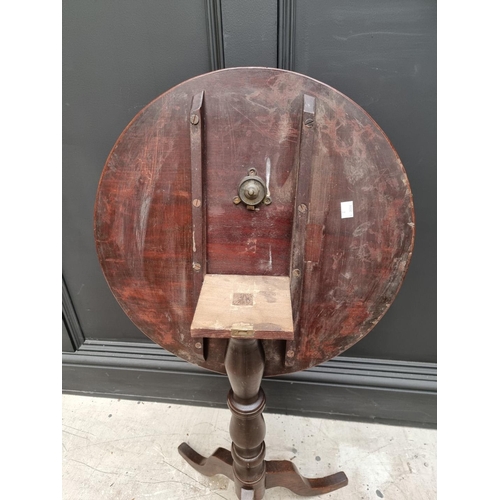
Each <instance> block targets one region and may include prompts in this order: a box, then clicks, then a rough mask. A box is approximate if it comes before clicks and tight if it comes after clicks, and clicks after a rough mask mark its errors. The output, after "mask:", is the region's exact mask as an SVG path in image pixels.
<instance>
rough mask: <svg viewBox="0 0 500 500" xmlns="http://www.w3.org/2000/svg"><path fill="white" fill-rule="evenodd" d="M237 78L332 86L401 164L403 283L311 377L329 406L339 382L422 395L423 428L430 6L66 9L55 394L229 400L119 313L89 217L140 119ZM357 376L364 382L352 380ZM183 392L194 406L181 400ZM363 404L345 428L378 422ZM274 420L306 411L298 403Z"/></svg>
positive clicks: (431, 147) (195, 2)
mask: <svg viewBox="0 0 500 500" xmlns="http://www.w3.org/2000/svg"><path fill="white" fill-rule="evenodd" d="M236 66H270V67H281V68H284V69H291V70H295V71H297V72H299V73H303V74H305V75H308V76H311V77H313V78H316V79H318V80H320V81H323V82H325V83H327V84H328V85H330V86H332V87H334V88H336V89H337V90H339V91H341V92H342V93H344V94H345V95H347V96H348V97H350V98H351V99H353V100H354V101H355V102H357V103H358V104H359V105H361V106H362V107H363V108H364V109H365V110H366V111H367V112H368V113H369V114H371V115H372V117H373V118H374V119H375V121H376V122H377V123H378V124H379V125H380V126H381V127H382V129H383V130H384V131H385V133H386V134H387V136H388V137H389V139H390V140H391V142H392V143H393V145H394V147H395V148H396V150H397V151H398V153H399V155H400V157H401V159H402V162H403V164H404V166H405V168H406V171H407V174H408V178H409V181H410V184H411V188H412V191H413V194H414V203H415V212H416V229H417V230H416V240H415V250H414V255H413V258H412V263H411V265H410V268H409V271H408V275H407V277H406V280H405V282H404V283H403V286H402V288H401V291H400V293H399V295H398V297H397V298H396V300H395V302H394V304H393V306H392V307H391V308H390V310H389V311H388V313H387V314H386V315H385V316H384V317H383V319H382V320H381V321H380V323H379V324H378V325H377V326H376V327H375V329H374V330H373V331H372V332H371V333H370V334H369V335H368V336H367V337H366V338H365V339H363V340H362V341H361V342H359V343H358V344H357V345H356V346H354V347H353V348H352V349H350V350H349V351H347V352H346V353H345V355H343V356H342V358H338V359H337V360H335V361H331V362H329V363H327V364H326V365H325V367H324V368H322V372H321V375H317V376H316V375H314V373H319V372H312V373H313V374H311V375H309V374H308V375H307V377H313V378H312V379H308V380H309V382H311V383H314V382H321V383H323V386H324V384H325V383H331V384H333V385H332V388H331V394H337V393H336V392H335V390H337V389H333V387H340V385H341V384H342V383H344V382H340V380H342V381H345V380H349V383H350V384H352V385H353V386H356V387H359V386H360V385H363V384H366V385H369V386H370V387H380V388H389V387H391V388H392V389H394V388H396V389H397V390H403V389H401V388H402V387H403V388H404V390H405V391H406V390H408V394H410V393H411V394H412V396H411V398H413V399H411V401H413V402H415V401H416V399H415V398H417V396H415V394H420V395H419V396H418V398H420V399H418V398H417V399H418V402H416V403H415V405H416V406H415V408H416V410H415V419H416V418H418V417H416V415H417V414H418V411H417V410H418V408H417V406H418V405H422V404H424V403H422V401H424V399H425V398H426V397H427V396H428V395H430V394H434V392H433V391H434V385H433V383H434V382H433V380H434V375H435V366H434V365H433V364H432V363H433V362H435V359H436V340H435V338H436V298H435V297H436V264H435V263H436V217H435V211H436V210H435V208H436V182H435V178H436V175H435V171H436V5H435V2H431V1H430V0H401V1H399V0H362V1H360V2H350V1H348V0H276V1H275V0H258V1H255V2H232V1H229V0H191V1H189V2H165V1H163V0H148V1H146V2H137V1H136V0H109V1H106V2H93V1H90V0H83V1H78V2H75V1H64V2H63V262H62V266H63V329H62V332H63V333H62V348H63V352H64V353H65V354H64V356H63V360H64V364H63V366H65V367H66V368H65V370H64V371H63V386H64V389H65V390H66V391H68V392H82V391H85V392H86V393H95V394H104V395H111V394H121V395H122V396H124V397H126V396H130V397H150V398H152V399H155V398H156V399H161V398H162V397H164V398H168V397H171V398H172V400H186V401H188V402H203V403H204V404H207V403H208V404H222V405H223V404H224V403H223V400H224V391H222V394H221V395H218V394H217V395H216V393H215V392H214V393H213V394H212V393H211V392H210V390H211V388H213V387H215V386H214V383H213V380H214V379H209V378H208V377H210V375H209V374H206V373H205V372H202V371H201V370H200V371H198V372H196V371H192V370H191V368H189V365H187V364H186V363H185V362H183V361H180V360H178V359H176V358H175V357H173V356H172V355H170V354H169V353H166V352H162V351H161V350H160V349H159V348H158V347H157V346H156V345H154V344H153V343H152V342H151V341H150V340H149V339H148V338H147V337H145V335H143V334H142V333H141V332H140V331H139V330H138V329H137V328H136V327H135V325H134V324H133V323H132V322H131V321H130V320H129V319H128V317H127V316H126V315H125V313H124V312H123V311H122V310H121V308H120V307H119V305H118V304H117V302H116V300H115V299H114V297H113V295H112V293H111V292H110V290H109V288H108V286H107V283H106V281H105V279H104V277H103V274H102V271H101V269H100V267H99V264H98V260H97V255H96V251H95V245H94V235H93V209H94V201H95V196H96V191H97V184H98V181H99V177H100V175H101V172H102V169H103V166H104V163H105V161H106V158H107V156H108V154H109V152H110V151H111V148H112V147H113V145H114V143H115V141H116V140H117V138H118V136H119V135H120V133H121V132H122V130H123V129H124V128H125V127H126V126H127V124H128V123H129V122H130V121H131V120H132V118H133V117H134V116H135V115H136V113H138V112H139V111H140V110H141V109H142V108H143V107H144V106H145V105H146V104H148V103H149V102H150V101H152V100H153V99H154V98H156V97H157V96H159V95H160V94H162V93H163V92H165V91H166V90H168V89H170V88H172V87H173V86H175V85H177V84H179V83H181V82H183V81H185V80H187V79H189V78H191V77H193V76H196V75H200V74H203V73H206V72H209V71H212V70H215V69H221V68H223V67H236ZM73 351H74V352H73ZM353 357H355V358H354V359H353ZM358 358H371V359H370V360H368V361H363V359H358ZM382 360H389V361H382ZM148 363H149V364H148ZM162 363H163V364H162ZM167 365H168V366H167ZM105 366H106V367H108V366H113V367H114V368H115V370H114V371H112V372H111V371H110V370H104V368H103V367H105ZM141 367H142V368H141ZM368 367H369V369H368ZM378 367H380V374H382V375H381V376H380V377H379V378H377V377H376V376H375V375H374V373H378V372H377V370H378V369H379V368H378ZM143 368H144V370H145V372H144V373H147V377H146V375H144V378H143V379H140V378H137V376H136V375H135V373H136V372H135V371H134V370H139V369H143ZM360 369H361V370H367V371H363V378H362V380H361V378H356V377H359V373H361V372H360ZM166 370H167V371H168V373H169V375H168V377H167V378H165V377H166V375H162V374H165V373H167V371H166ZM190 370H191V371H190ZM188 372H189V373H190V374H191V373H196V377H195V378H192V376H191V375H188ZM141 373H142V372H141ZM173 373H176V374H179V375H175V376H174V375H172V374H173ZM339 373H342V377H343V378H342V379H337V378H335V377H337V376H338V374H339ZM132 374H134V375H132ZM365 374H367V375H365ZM387 374H389V375H387ZM407 374H410V375H407ZM181 375H182V376H181ZM162 376H163V377H164V378H162ZM190 377H191V378H190ZM304 377H305V375H304ZM314 377H317V378H314ZM321 377H323V379H322V381H320V378H321ZM324 377H327V379H325V378H324ZM328 377H330V378H328ZM146 378H147V380H148V383H147V384H146V383H145V382H144V380H145V379H146ZM174 381H175V382H174ZM210 381H212V382H210ZM402 381H403V382H402ZM309 382H308V383H309ZM174 383H175V384H177V385H176V386H175V387H174V385H172V384H174ZM169 384H170V385H169ZM189 384H192V385H191V386H190V385H189ZM339 384H340V385H339ZM391 384H393V385H391ZM186 387H196V391H195V390H194V389H193V391H192V392H191V393H190V396H189V397H187V396H186V398H187V399H186V398H184V399H183V397H184V396H185V394H186V390H185V388H186ZM203 387H204V389H203V390H202V389H201V388H203ZM281 387H284V386H283V385H282V386H281ZM309 387H311V386H309ZM318 387H320V384H318ZM198 389H199V390H201V392H200V393H198V392H197V390H198ZM268 390H269V389H268ZM311 390H312V389H311ZM318 390H319V389H318ZM339 390H340V389H339ZM155 391H156V392H155ZM169 391H170V393H169ZM418 391H422V392H418ZM312 392H314V391H313V390H312ZM174 393H175V394H176V395H175V397H174V396H173V394H174ZM381 393H382V391H381ZM386 393H387V391H386ZM168 394H171V396H168ZM281 394H282V395H283V394H285V392H283V390H281ZM398 394H399V393H398ZM371 396H373V391H372V393H371ZM304 397H307V396H306V395H304ZM359 397H361V396H359V395H358V396H356V397H354V399H353V403H352V408H353V409H352V414H353V415H357V416H366V415H370V416H371V418H373V417H377V416H380V417H381V418H382V417H384V415H382V413H383V412H384V411H385V410H381V409H380V408H378V409H377V408H376V407H370V408H369V410H367V412H366V415H365V414H363V411H362V410H359V408H360V405H359V404H358V403H359ZM384 397H385V396H384ZM405 397H406V396H402V395H401V394H399V395H398V396H397V395H396V394H395V395H394V397H392V396H391V398H392V399H391V400H390V403H387V405H388V406H387V407H386V410H388V409H389V408H390V409H391V411H392V412H393V413H394V411H396V413H397V409H398V408H400V409H401V413H400V414H398V415H399V417H398V416H397V415H396V414H395V415H396V416H395V417H394V418H401V419H405V418H407V417H406V416H405V412H404V411H403V410H404V408H403V406H404V405H405V404H407V403H408V400H406V399H405ZM408 397H410V396H408ZM322 398H323V403H324V402H325V401H328V398H327V397H326V396H322ZM335 398H337V399H338V401H341V403H339V404H341V405H344V406H343V407H341V406H340V407H337V409H336V411H338V412H340V413H342V410H344V412H347V413H348V411H347V410H346V408H348V407H349V404H350V402H349V401H350V399H349V398H351V399H352V398H353V396H352V395H349V394H348V392H345V393H340V392H339V393H338V394H337V395H335ZM356 398H358V399H356ZM422 398H423V399H422ZM354 400H356V401H354ZM405 401H406V402H405ZM318 404H319V403H318ZM426 404H427V403H425V404H424V406H425V405H426ZM284 405H285V406H286V408H287V410H290V411H297V412H300V411H301V409H300V408H301V407H299V406H300V405H299V404H298V403H297V405H298V406H297V405H296V406H297V407H296V408H295V407H294V406H293V404H292V403H290V402H289V401H288V402H285V403H284ZM302 406H303V405H302ZM313 406H314V403H313ZM368 406H369V405H368ZM368 406H367V407H368ZM317 408H318V411H319V406H317ZM355 408H357V410H356V409H355ZM420 408H423V406H421V407H420ZM313 409H314V408H313ZM321 411H323V412H324V411H325V410H324V409H322V410H321ZM332 411H333V410H332ZM432 411H433V410H432V409H429V408H428V406H426V409H425V412H426V413H427V414H429V413H432ZM389 413H390V412H389V411H388V412H387V415H389ZM407 413H408V412H407ZM384 418H385V417H384ZM408 418H409V419H410V420H411V419H412V418H413V417H412V416H411V415H410V416H409V417H408ZM426 418H427V417H426ZM432 418H433V417H432V416H431V417H429V419H428V421H431V420H432Z"/></svg>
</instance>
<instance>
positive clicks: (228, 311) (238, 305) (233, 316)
mask: <svg viewBox="0 0 500 500" xmlns="http://www.w3.org/2000/svg"><path fill="white" fill-rule="evenodd" d="M191 336H193V337H215V338H229V337H243V338H244V337H247V338H256V339H284V340H293V315H292V301H291V298H290V278H289V277H288V276H242V275H234V274H207V275H206V276H205V279H204V281H203V285H202V287H201V293H200V297H199V299H198V304H197V306H196V311H195V313H194V318H193V322H192V323H191Z"/></svg>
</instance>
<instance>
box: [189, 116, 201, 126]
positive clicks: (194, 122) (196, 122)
mask: <svg viewBox="0 0 500 500" xmlns="http://www.w3.org/2000/svg"><path fill="white" fill-rule="evenodd" d="M190 121H191V123H192V124H193V125H198V122H199V121H200V118H199V116H198V115H195V114H192V115H191V119H190Z"/></svg>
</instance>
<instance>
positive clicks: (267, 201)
mask: <svg viewBox="0 0 500 500" xmlns="http://www.w3.org/2000/svg"><path fill="white" fill-rule="evenodd" d="M271 202H272V200H271V197H270V196H266V197H265V198H264V204H265V205H270V204H271Z"/></svg>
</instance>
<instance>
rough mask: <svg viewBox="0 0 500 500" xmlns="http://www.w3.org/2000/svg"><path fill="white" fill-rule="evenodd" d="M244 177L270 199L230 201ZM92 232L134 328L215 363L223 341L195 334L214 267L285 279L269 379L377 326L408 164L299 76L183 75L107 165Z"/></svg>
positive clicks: (393, 281)
mask: <svg viewBox="0 0 500 500" xmlns="http://www.w3.org/2000/svg"><path fill="white" fill-rule="evenodd" d="M249 172H250V177H251V176H252V175H254V176H256V177H258V178H259V179H257V180H258V181H259V182H261V184H259V182H257V183H253V184H246V185H245V186H246V187H247V188H248V189H247V191H245V192H246V193H247V194H248V193H250V194H248V196H249V199H251V198H252V196H254V191H255V189H257V190H258V189H261V188H262V186H264V187H265V189H266V193H265V195H266V196H268V197H269V202H270V203H269V204H268V203H267V200H266V202H264V201H262V203H261V204H260V205H258V206H257V207H256V208H257V210H251V209H248V208H247V207H246V205H245V203H244V202H241V203H238V204H237V203H235V201H238V200H235V198H236V197H237V195H238V194H239V193H242V192H243V191H241V183H242V182H243V180H244V179H245V178H246V177H249ZM247 180H248V179H247ZM250 182H253V181H252V180H250ZM239 189H240V190H239ZM247 201H248V200H247ZM249 208H251V206H250V207H249ZM254 208H255V207H254ZM201 226H203V229H201ZM94 230H95V240H96V245H97V253H98V257H99V261H100V264H101V267H102V270H103V273H104V275H105V277H106V279H107V282H108V284H109V286H110V288H111V290H112V292H113V294H114V296H115V297H116V299H117V301H118V302H119V304H120V305H121V307H122V308H123V310H124V311H125V313H126V314H127V315H128V316H129V317H130V319H131V320H132V321H133V322H134V324H135V325H136V326H137V327H138V328H139V329H140V330H141V331H142V332H144V333H145V334H146V335H147V336H148V337H149V338H151V339H152V340H153V341H154V342H156V343H157V344H159V345H160V346H162V347H164V348H165V349H167V350H168V351H171V352H173V353H174V354H176V355H177V356H179V357H181V358H183V359H185V360H187V361H190V362H191V363H195V364H197V365H199V366H202V367H205V368H208V369H210V370H214V371H217V372H220V373H224V372H225V369H224V354H225V350H226V345H227V339H221V338H208V339H195V338H192V337H191V334H190V326H191V322H192V320H193V316H194V312H195V308H196V302H197V298H198V294H199V288H200V285H201V282H202V281H203V275H204V273H208V274H214V275H221V274H222V275H256V276H288V277H290V282H291V288H292V303H293V315H294V321H295V328H294V338H293V340H290V339H288V340H283V339H279V338H276V339H268V340H262V343H263V345H264V351H265V356H266V368H265V376H273V375H279V374H283V373H289V372H294V371H298V370H303V369H305V368H309V367H312V366H315V365H317V364H319V363H321V362H323V361H326V360H328V359H330V358H332V357H334V356H336V355H338V354H339V353H341V352H343V351H345V350H346V349H348V348H349V347H350V346H352V345H353V344H354V343H356V342H357V341H359V340H360V339H362V338H363V337H364V336H365V335H366V334H367V333H368V332H369V331H370V330H371V329H372V328H373V327H374V326H375V325H376V324H377V322H378V321H379V320H380V318H381V317H382V316H383V315H384V314H385V312H386V311H387V309H388V308H389V306H390V305H391V303H392V302H393V301H394V298H395V296H396V294H397V292H398V290H399V288H400V286H401V284H402V281H403V279H404V276H405V274H406V271H407V269H408V265H409V262H410V258H411V255H412V250H413V243H414V235H415V224H414V209H413V200H412V194H411V190H410V186H409V183H408V178H407V176H406V173H405V170H404V168H403V165H402V164H401V161H400V159H399V157H398V155H397V153H396V152H395V150H394V148H393V147H392V145H391V144H390V142H389V140H388V139H387V137H386V136H385V134H384V133H383V132H382V130H381V129H380V127H379V126H378V125H377V124H376V123H375V122H374V121H373V119H372V118H371V117H370V116H369V115H368V114H367V113H366V112H365V111H364V110H363V109H362V108H360V107H359V106H358V105H357V104H355V103H354V102H353V101H351V100H350V99H349V98H347V97H346V96H344V95H343V94H341V93H340V92H338V91H336V90H335V89H333V88H331V87H329V86H327V85H325V84H323V83H321V82H318V81H316V80H313V79H311V78H308V77H306V76H304V75H300V74H297V73H293V72H290V71H284V70H278V69H271V68H233V69H227V70H221V71H215V72H212V73H208V74H205V75H201V76H199V77H196V78H193V79H191V80H188V81H186V82H184V83H181V84H180V85H178V86H176V87H174V88H173V89H171V90H169V91H168V92H166V93H164V94H163V95H161V96H160V97H158V98H157V99H156V100H154V101H153V102H152V103H150V104H149V105H148V106H146V107H145V108H144V109H143V110H142V111H141V112H139V114H138V115H137V116H136V117H135V118H134V119H133V120H132V122H131V123H130V124H129V125H128V126H127V128H126V129H125V130H124V132H123V133H122V134H121V136H120V137H119V139H118V141H117V142H116V144H115V146H114V147H113V149H112V151H111V153H110V155H109V157H108V159H107V162H106V165H105V167H104V171H103V173H102V177H101V180H100V183H99V189H98V193H97V199H96V205H95V228H94ZM197 245H198V246H197Z"/></svg>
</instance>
